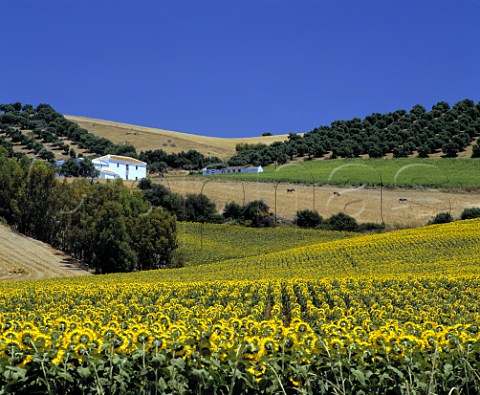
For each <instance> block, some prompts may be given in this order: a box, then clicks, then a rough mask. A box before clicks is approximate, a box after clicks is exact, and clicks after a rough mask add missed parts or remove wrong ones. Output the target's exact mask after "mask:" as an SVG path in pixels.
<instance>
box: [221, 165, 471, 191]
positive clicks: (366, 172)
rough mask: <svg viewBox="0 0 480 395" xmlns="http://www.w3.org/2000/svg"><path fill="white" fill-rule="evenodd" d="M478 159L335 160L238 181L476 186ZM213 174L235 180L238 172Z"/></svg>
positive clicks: (288, 167)
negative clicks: (235, 173)
mask: <svg viewBox="0 0 480 395" xmlns="http://www.w3.org/2000/svg"><path fill="white" fill-rule="evenodd" d="M479 174H480V160H478V159H468V158H458V159H455V158H453V159H449V158H440V159H419V158H398V159H336V160H328V161H326V160H314V161H307V162H304V161H299V162H292V163H288V164H286V165H283V166H279V167H278V168H275V166H268V167H266V168H265V171H264V172H263V173H261V174H242V176H241V178H242V180H249V181H264V182H272V181H286V182H301V183H312V182H315V183H322V184H333V185H361V184H366V185H380V182H381V181H383V185H384V186H389V187H412V186H423V187H435V188H478V187H480V178H479V177H478V175H479ZM217 177H222V178H228V179H238V178H239V177H238V175H234V174H231V175H221V176H217Z"/></svg>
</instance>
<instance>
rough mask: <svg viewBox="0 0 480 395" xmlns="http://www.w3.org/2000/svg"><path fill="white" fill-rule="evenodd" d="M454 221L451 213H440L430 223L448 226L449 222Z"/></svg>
mask: <svg viewBox="0 0 480 395" xmlns="http://www.w3.org/2000/svg"><path fill="white" fill-rule="evenodd" d="M452 221H453V217H452V215H451V214H450V213H438V214H437V215H436V216H435V217H433V218H432V219H431V220H430V221H428V223H429V224H430V225H433V224H448V223H449V222H452Z"/></svg>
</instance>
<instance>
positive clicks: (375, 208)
mask: <svg viewBox="0 0 480 395" xmlns="http://www.w3.org/2000/svg"><path fill="white" fill-rule="evenodd" d="M154 181H155V182H157V183H160V184H164V185H165V186H166V187H167V188H170V189H171V190H172V191H173V192H177V193H180V194H182V195H186V194H188V193H200V192H202V191H203V193H204V194H205V195H207V196H209V197H210V198H211V199H213V200H214V201H215V203H216V205H217V209H219V210H220V209H222V208H223V207H224V206H225V203H226V202H229V201H236V202H237V203H240V204H242V203H244V202H249V201H252V200H257V199H263V200H264V201H265V202H266V203H267V204H268V205H269V206H270V209H271V211H272V212H273V211H274V210H275V202H276V212H277V216H278V217H279V218H288V219H292V218H293V217H294V215H295V212H296V211H297V210H300V209H313V208H315V209H316V210H317V211H318V212H319V213H320V214H321V215H322V216H324V217H327V216H330V215H332V214H336V213H338V212H341V211H342V212H345V213H347V214H349V215H351V216H353V217H355V218H356V219H357V221H359V222H377V223H381V222H382V217H383V221H384V222H385V223H386V224H387V225H390V226H392V227H410V226H418V225H424V224H426V223H427V222H428V220H430V219H431V218H432V217H433V216H434V215H436V214H437V213H440V212H451V214H452V215H453V216H454V217H455V216H457V217H458V216H459V215H460V213H461V212H462V211H463V209H465V208H467V207H480V195H479V194H478V193H468V192H446V191H440V190H434V189H385V188H384V189H383V191H380V189H379V188H342V187H337V186H321V187H319V186H316V187H315V188H313V186H312V185H310V186H308V185H299V184H286V183H280V184H274V183H257V182H243V183H242V182H236V181H229V180H220V179H206V178H201V177H169V178H156V179H155V180H154ZM275 188H276V189H277V193H276V196H275ZM287 189H294V192H290V193H289V192H287ZM334 192H336V193H334ZM400 199H402V201H400ZM403 199H406V200H403Z"/></svg>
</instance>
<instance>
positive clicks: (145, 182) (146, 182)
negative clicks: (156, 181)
mask: <svg viewBox="0 0 480 395" xmlns="http://www.w3.org/2000/svg"><path fill="white" fill-rule="evenodd" d="M138 187H139V188H140V189H141V190H147V189H151V188H152V180H150V179H149V178H142V179H141V180H140V182H139V183H138Z"/></svg>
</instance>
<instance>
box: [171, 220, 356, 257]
mask: <svg viewBox="0 0 480 395" xmlns="http://www.w3.org/2000/svg"><path fill="white" fill-rule="evenodd" d="M177 231H178V242H179V248H178V251H179V254H180V256H181V257H182V258H183V260H184V262H185V264H186V265H187V266H195V265H201V264H207V263H215V262H221V261H224V260H226V259H232V258H244V257H248V256H254V255H261V254H266V253H270V252H277V251H282V250H287V249H289V248H294V247H302V246H307V245H313V244H318V243H321V242H327V241H332V240H339V239H344V238H347V237H353V236H358V233H348V232H335V231H327V230H317V229H314V230H312V229H300V228H293V227H284V226H279V227H276V228H248V227H245V226H239V225H229V224H220V225H218V224H201V223H190V222H178V224H177Z"/></svg>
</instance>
